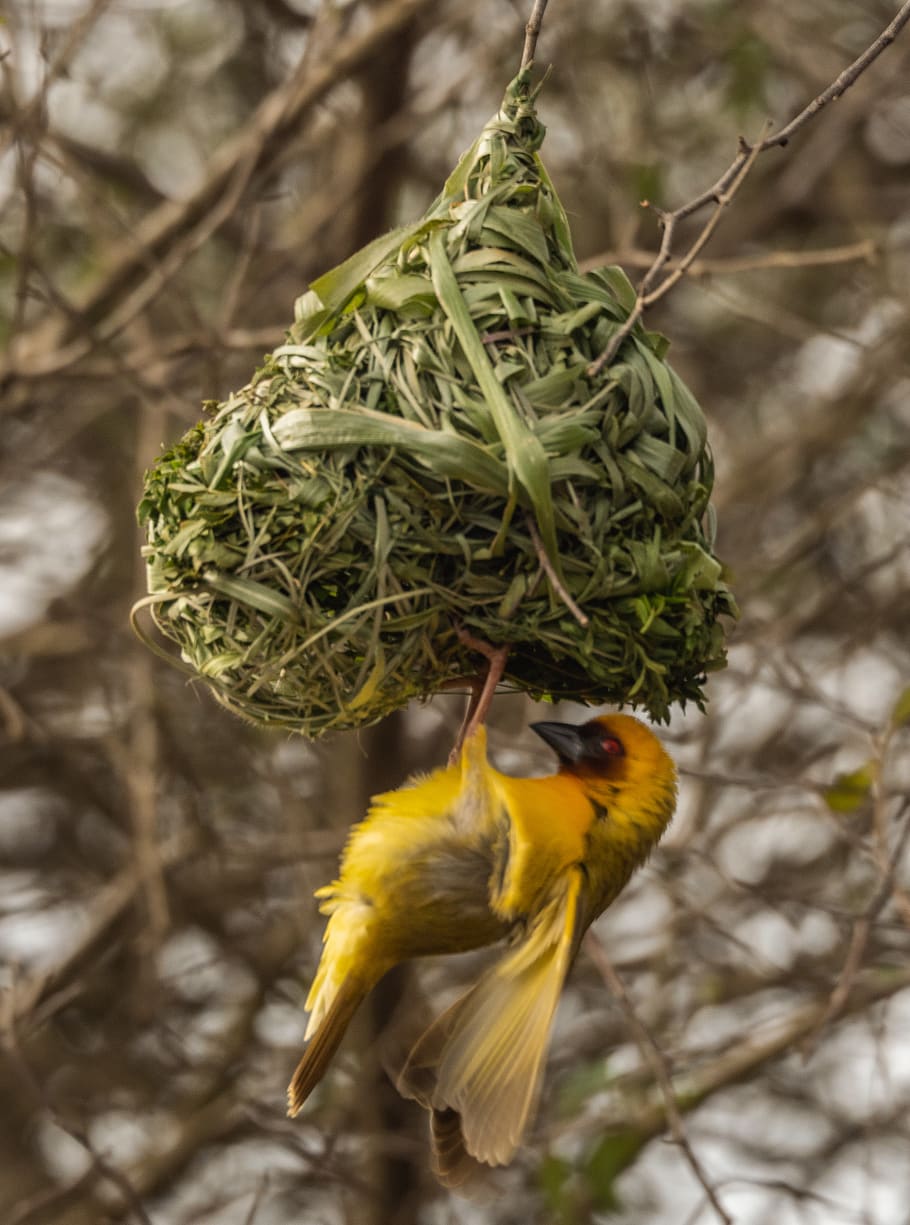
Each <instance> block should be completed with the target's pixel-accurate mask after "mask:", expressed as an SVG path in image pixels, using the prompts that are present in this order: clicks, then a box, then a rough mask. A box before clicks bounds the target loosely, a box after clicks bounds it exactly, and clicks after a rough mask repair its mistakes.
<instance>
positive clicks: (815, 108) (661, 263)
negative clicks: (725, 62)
mask: <svg viewBox="0 0 910 1225" xmlns="http://www.w3.org/2000/svg"><path fill="white" fill-rule="evenodd" d="M908 21H910V0H908V2H907V3H906V4H904V5H903V6H902V7H901V9H900V11H899V12H898V14H897V16H896V17H895V18H894V20H893V21H892V22H891V24H890V25H889V26H887V28H886V29H885V30H883V31H882V33H881V34H880V35H879V36H878V38H877V39H876V40H875V42H873V43H872V44H871V46H869V47H867V49H866V50H865V51H864V52H863V53H862V55H860V56H859V57H858V58H857V59H855V60H854V61H853V63H852V64H851V65H850V66H849V68H845V69H844V71H843V72H842V73H841V74H840V75H839V76H838V77H837V79H836V80H835V81H833V82H832V83H831V85H829V86H828V88H827V89H826V90H824V91H823V92H822V93H821V94H819V95H818V96H817V97H816V98H814V99H813V100H812V102H810V103H809V105H808V106H807V107H805V108H804V109H803V110H802V111H800V113H799V114H798V115H797V116H796V117H795V118H793V119H791V120H790V122H789V123H788V124H786V126H785V127H783V128H781V129H780V131H778V132H775V133H773V134H772V135H770V136H764V137H762V138H761V139H760V140H758V141H757V142H756V144H754V145H750V144H749V143H748V142H747V141H745V140H743V139H742V137H740V142H739V145H740V148H739V153H738V154H737V156H736V158H735V159H734V160H733V162H732V163H731V164H730V165H729V166H728V167H727V169H726V170H725V171H724V173H723V174H722V175H721V176H720V178H719V179H718V180H717V182H716V183H714V184H713V186H711V187H709V188H708V189H707V190H706V191H703V192H702V193H701V195H699V196H696V197H695V198H694V199H692V200H690V201H689V202H688V203H687V204H683V205H681V206H680V207H679V208H676V209H673V210H672V211H670V212H664V211H659V212H658V219H659V221H660V224H661V228H662V230H663V235H662V238H661V243H660V249H659V250H658V252H657V255H656V256H655V257H654V260H653V262H652V263H651V266H650V267H649V268H648V270H647V272H646V273H645V275H644V277H643V278H642V281H641V283H640V285H639V288H638V295H637V297H636V300H635V305H634V306H633V308H632V311H631V313H630V315H629V317H628V318H627V319H626V321H625V322H624V323H623V325H622V326H621V327H620V328H619V329H618V330H617V331H616V332H615V333H614V335H613V336H612V337H611V338H610V343H609V344H608V345H607V347H606V348H605V349H604V351H603V353H601V355H600V356H599V357H598V358H596V359H595V360H594V361H593V362H591V364H590V365H589V366H588V374H589V375H592V376H593V375H596V374H598V373H599V372H600V371H601V370H602V369H603V368H604V366H606V365H607V364H608V363H609V362H610V361H612V359H613V358H614V357H615V356H616V354H617V352H618V351H619V348H620V345H621V344H622V342H623V341H624V340H625V339H626V337H627V336H628V335H629V334H630V333H631V332H632V330H633V328H634V327H635V325H636V324H637V323H638V321H639V320H640V319H641V317H642V315H643V314H644V312H645V310H646V308H647V307H649V306H652V305H653V304H654V303H655V302H658V301H659V300H660V299H661V298H662V297H663V296H664V294H666V293H667V292H668V291H669V290H670V289H671V288H672V287H673V285H675V284H676V282H677V281H678V280H679V279H680V277H681V276H682V275H683V274H684V273H685V271H686V268H687V267H688V265H689V264H691V262H692V260H694V258H695V256H696V255H697V254H698V252H699V251H700V250H701V249H702V248H703V247H704V245H705V244H706V242H707V241H708V239H709V238H710V237H711V234H712V233H713V231H714V230H715V229H716V227H717V224H718V222H719V220H720V214H721V211H722V210H723V209H724V208H725V207H726V206H727V205H728V204H729V202H730V200H731V199H732V197H733V196H734V195H735V194H736V192H737V191H738V190H739V188H740V186H741V185H742V182H743V179H744V178H745V176H746V175H747V174H748V172H749V170H750V169H751V168H752V166H753V164H754V162H755V160H756V158H757V157H758V155H759V154H761V153H764V152H765V151H766V150H768V149H773V148H775V147H779V146H783V145H786V144H787V142H788V141H789V140H790V138H791V137H792V136H793V135H795V133H796V132H798V131H799V130H800V129H801V128H802V127H804V126H805V124H807V123H808V122H809V120H810V119H812V118H814V117H815V115H817V114H818V112H819V111H820V110H822V109H823V107H825V106H827V105H828V103H829V102H833V101H835V100H836V99H837V98H839V97H840V96H841V95H842V94H843V93H845V91H846V90H848V89H849V88H850V86H851V85H853V84H854V82H855V81H856V80H857V79H858V78H859V77H860V75H861V74H862V73H863V72H864V71H865V70H866V69H867V68H868V67H869V65H870V64H871V63H873V61H874V60H876V59H877V58H878V56H879V55H881V53H882V52H883V51H884V50H885V48H886V47H888V46H890V45H891V43H893V42H894V40H895V38H896V37H897V35H898V34H899V33H900V31H901V30H902V29H903V27H904V26H905V25H906V24H907V22H908ZM645 203H646V204H647V202H645ZM712 203H713V204H715V205H716V206H717V207H716V208H715V210H714V212H713V213H712V215H711V217H710V219H709V220H708V222H707V223H706V225H705V226H704V227H703V229H702V230H701V232H700V233H699V235H698V237H697V238H696V239H695V241H694V242H693V244H692V246H691V247H690V248H689V251H688V252H687V254H686V255H685V256H684V257H683V258H682V260H681V261H680V264H679V265H678V266H677V268H676V269H675V270H674V271H673V272H671V273H670V275H669V276H667V277H666V279H665V280H663V281H662V282H661V283H660V284H659V285H655V282H656V281H657V278H658V277H659V276H660V273H661V272H662V271H664V270H665V269H666V268H667V266H668V265H669V264H670V262H671V259H672V255H673V239H674V237H675V234H676V228H677V226H678V225H679V223H680V222H681V221H684V220H685V219H686V218H687V217H691V216H693V215H694V214H695V213H698V212H701V210H702V209H703V208H706V207H707V206H708V205H710V204H712Z"/></svg>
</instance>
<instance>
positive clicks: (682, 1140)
mask: <svg viewBox="0 0 910 1225" xmlns="http://www.w3.org/2000/svg"><path fill="white" fill-rule="evenodd" d="M585 948H586V950H587V952H588V956H589V957H590V958H591V960H592V961H593V962H594V964H595V965H596V966H597V969H598V971H599V973H600V976H601V977H602V978H603V980H604V982H605V983H606V985H607V987H608V988H609V990H610V992H611V994H612V995H613V996H614V998H615V999H616V1000H617V1001H618V1002H619V1006H620V1008H622V1010H623V1012H624V1013H625V1015H626V1019H627V1020H628V1022H629V1024H630V1025H631V1027H632V1030H633V1032H634V1034H635V1041H636V1042H637V1044H638V1049H639V1050H640V1051H641V1053H642V1056H643V1058H644V1059H645V1062H646V1063H647V1064H648V1066H649V1067H650V1068H651V1072H652V1075H653V1076H654V1080H655V1082H656V1083H657V1085H658V1088H659V1089H660V1092H661V1096H662V1097H663V1102H664V1109H665V1111H666V1116H667V1123H668V1124H669V1127H670V1131H671V1133H672V1135H673V1139H674V1140H675V1141H676V1143H677V1144H678V1145H679V1147H680V1149H681V1150H682V1153H683V1156H684V1157H685V1159H686V1161H688V1163H689V1167H690V1168H691V1170H692V1173H693V1174H694V1175H695V1177H696V1178H697V1179H698V1181H699V1182H700V1183H701V1185H702V1187H703V1188H704V1192H705V1195H707V1197H708V1200H709V1202H710V1204H711V1207H712V1208H713V1209H714V1211H715V1213H716V1214H717V1216H718V1218H719V1219H720V1220H721V1221H724V1222H725V1225H733V1218H732V1217H731V1216H730V1214H729V1213H728V1212H727V1211H726V1209H725V1208H724V1206H723V1204H721V1202H720V1200H719V1199H718V1197H717V1192H716V1191H715V1189H714V1187H713V1186H712V1185H711V1183H710V1181H709V1179H708V1176H707V1174H706V1173H705V1170H704V1167H703V1166H702V1164H701V1162H700V1161H699V1159H698V1157H697V1156H696V1155H695V1152H694V1150H693V1148H692V1145H691V1143H690V1142H689V1137H688V1135H687V1133H686V1125H685V1123H684V1122H683V1118H682V1115H681V1114H680V1110H679V1106H678V1105H677V1102H676V1090H675V1089H674V1088H673V1081H672V1079H671V1075H670V1069H669V1067H668V1066H667V1061H666V1058H665V1057H664V1053H663V1051H662V1050H661V1049H660V1047H659V1046H658V1045H657V1043H656V1042H655V1040H654V1038H653V1036H652V1034H651V1031H650V1030H649V1029H648V1027H647V1026H646V1025H645V1023H644V1021H642V1020H641V1018H640V1017H639V1015H638V1013H637V1012H636V1011H635V1008H634V1006H633V1004H632V1001H631V1000H630V999H629V995H628V992H627V991H626V988H625V985H624V983H623V981H622V979H621V978H620V977H619V975H618V974H617V973H616V971H615V970H614V969H613V965H612V963H611V961H610V959H609V957H608V956H607V953H606V950H605V949H604V947H603V945H602V944H601V942H600V941H599V940H598V938H597V936H596V935H595V934H594V932H593V931H589V932H588V933H587V935H586V936H585Z"/></svg>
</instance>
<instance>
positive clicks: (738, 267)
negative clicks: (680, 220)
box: [580, 238, 878, 278]
mask: <svg viewBox="0 0 910 1225" xmlns="http://www.w3.org/2000/svg"><path fill="white" fill-rule="evenodd" d="M877 255H878V247H877V245H876V243H875V242H874V241H873V240H872V239H871V238H864V239H863V240H862V242H853V243H847V244H846V245H845V246H842V247H819V248H817V249H816V250H814V251H769V252H768V253H767V254H765V255H743V256H728V257H725V258H721V259H696V260H693V261H692V263H690V265H689V267H688V268H687V269H686V273H687V275H688V276H689V277H690V278H693V277H703V276H704V277H707V276H732V275H735V274H737V273H740V272H765V271H767V270H768V269H777V268H824V267H827V266H829V265H831V264H850V263H853V262H854V261H864V262H865V263H869V264H871V263H873V262H874V260H875V258H876V256H877ZM653 262H654V255H653V253H652V252H651V251H642V250H641V249H639V248H633V249H631V250H629V251H603V252H601V253H600V254H599V255H594V256H592V257H591V258H590V259H586V260H583V261H582V263H581V265H580V267H581V270H582V272H589V271H591V270H592V269H594V268H602V267H603V266H604V265H605V264H622V265H624V266H625V267H627V268H650V267H651V265H652V264H653ZM666 267H667V270H669V269H672V268H678V267H679V261H678V260H671V261H670V262H669V264H667V265H666Z"/></svg>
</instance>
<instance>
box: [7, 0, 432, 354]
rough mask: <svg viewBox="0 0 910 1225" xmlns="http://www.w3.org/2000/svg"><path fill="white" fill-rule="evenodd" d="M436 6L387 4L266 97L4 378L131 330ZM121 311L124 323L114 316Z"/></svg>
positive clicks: (20, 343) (26, 343)
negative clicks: (287, 155)
mask: <svg viewBox="0 0 910 1225" xmlns="http://www.w3.org/2000/svg"><path fill="white" fill-rule="evenodd" d="M431 7H432V3H431V0H387V3H385V4H384V5H383V6H382V7H381V8H379V9H377V10H376V13H375V16H374V18H373V21H372V22H371V24H370V26H369V27H368V28H367V29H366V30H365V31H363V33H360V34H355V35H352V36H351V37H350V38H345V39H344V40H341V41H339V42H338V43H337V45H335V46H334V47H333V49H332V51H331V52H330V53H329V54H327V55H326V56H325V57H324V58H323V59H322V60H321V61H320V62H319V63H318V64H311V63H310V62H309V61H308V60H306V62H305V63H302V64H301V65H300V66H299V67H298V69H297V71H296V72H295V73H294V75H293V76H292V77H291V79H290V80H289V81H287V82H286V83H285V84H283V85H282V86H280V87H279V88H278V89H275V90H274V91H273V92H272V93H271V94H269V95H268V97H266V98H265V99H264V100H263V102H262V103H261V104H260V106H259V107H258V108H257V110H256V112H255V113H254V115H253V116H252V118H251V119H250V120H249V122H248V123H247V124H246V125H245V126H244V127H243V128H242V129H241V131H240V132H239V133H238V134H237V135H236V136H235V137H234V138H232V139H231V140H230V141H228V142H227V143H226V144H225V145H224V146H223V147H222V148H221V149H219V150H218V152H217V153H216V154H215V156H214V157H213V158H212V162H211V166H210V170H209V174H208V177H207V178H206V179H205V181H204V182H203V183H202V184H201V185H200V186H199V187H198V188H197V189H196V191H194V192H193V193H192V195H190V196H189V197H188V198H187V199H185V200H181V201H170V200H168V201H166V202H165V203H163V204H160V205H159V206H158V207H157V208H155V209H154V210H153V211H152V212H151V213H149V214H148V215H147V216H146V217H145V218H144V219H143V221H142V222H141V224H140V225H139V226H138V228H137V231H136V233H135V235H134V236H132V237H130V238H129V239H128V240H127V241H126V242H125V243H124V244H123V246H121V247H120V249H119V250H118V251H116V252H113V253H112V254H111V258H110V261H109V262H108V264H107V268H108V270H107V272H106V274H105V275H104V276H103V277H102V278H101V280H100V281H99V282H98V283H97V284H96V285H95V286H94V288H93V289H92V291H91V292H90V293H89V295H88V296H87V298H86V299H85V300H83V301H82V302H80V303H78V304H76V305H74V306H73V308H72V312H71V313H70V314H69V315H68V317H67V318H65V319H62V320H61V319H54V320H51V321H50V322H48V321H42V322H41V323H40V324H38V325H36V326H35V327H33V328H32V329H31V330H30V331H28V332H23V333H21V334H20V336H19V337H18V338H17V345H16V346H15V350H14V352H13V354H12V356H11V359H10V361H9V364H8V367H7V368H6V369H5V370H3V371H0V377H2V376H3V375H4V374H5V375H17V374H18V370H19V367H20V366H22V367H27V366H28V364H29V361H30V360H31V358H32V357H33V356H35V355H40V354H41V353H46V352H48V351H49V350H50V349H57V348H60V347H62V346H64V345H66V344H68V343H69V342H71V341H73V340H74V338H76V337H77V329H81V330H82V331H83V332H84V331H85V330H86V329H88V330H91V329H92V328H94V327H96V326H98V325H99V324H100V323H101V321H102V320H103V321H105V326H104V328H103V330H102V334H103V336H104V337H105V338H109V337H110V335H111V334H112V326H113V327H114V330H115V329H116V327H122V326H124V324H125V322H127V321H128V320H129V319H130V318H132V317H134V315H135V313H136V310H137V304H140V305H139V306H138V309H141V308H142V307H143V306H147V305H148V303H149V301H150V300H151V297H153V296H154V295H155V293H157V292H159V291H160V289H161V288H163V285H164V284H165V283H166V276H165V269H166V272H167V275H173V271H174V268H173V264H174V261H175V259H176V257H175V255H174V251H175V246H177V245H178V240H180V243H179V245H180V248H181V249H180V257H181V258H180V263H181V264H182V262H184V261H185V259H186V257H187V256H188V255H189V254H190V253H191V252H192V251H193V250H195V249H196V247H198V246H199V245H200V243H202V242H203V241H205V239H206V238H208V237H209V236H210V235H211V234H212V233H213V232H214V231H215V230H217V229H218V227H219V226H220V225H222V224H223V222H224V221H225V220H226V218H227V217H228V216H229V215H230V214H231V212H232V211H233V209H234V208H235V207H236V203H237V201H238V200H239V199H240V197H241V196H242V195H243V193H244V192H245V191H246V190H247V188H248V186H249V183H250V182H251V181H252V180H253V179H254V178H257V179H261V178H262V177H263V176H264V175H266V174H268V173H269V171H270V169H271V168H272V167H273V166H274V165H275V163H276V162H277V161H278V159H279V156H280V154H281V152H282V149H283V146H284V145H285V144H286V142H287V141H288V140H290V139H291V138H293V136H294V135H295V134H296V133H297V132H298V131H299V129H300V124H301V121H302V119H303V116H304V115H305V114H307V113H308V112H309V111H310V110H311V109H312V108H313V107H314V106H315V105H316V104H317V103H319V102H321V101H322V99H323V98H324V97H325V95H326V94H327V93H328V92H329V91H330V90H331V89H332V88H333V87H334V86H335V85H337V84H338V82H339V81H342V80H344V79H345V78H347V77H349V76H350V75H351V74H352V73H353V72H355V71H357V70H358V69H359V68H361V67H362V66H363V65H364V64H365V63H367V62H368V61H369V60H370V58H371V57H372V56H373V55H375V53H376V51H377V49H378V48H379V47H380V46H381V45H382V43H384V42H385V41H386V40H387V39H389V38H392V37H394V36H395V35H396V34H398V33H399V32H400V31H401V30H402V29H403V28H404V26H405V25H407V24H408V23H409V22H411V21H412V20H413V19H414V18H415V17H416V16H417V15H418V14H419V13H421V12H424V11H426V10H428V9H430V8H431ZM118 310H119V312H120V316H119V317H118V318H117V319H116V321H114V320H112V319H111V318H110V317H111V316H112V315H113V313H114V312H115V311H118Z"/></svg>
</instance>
